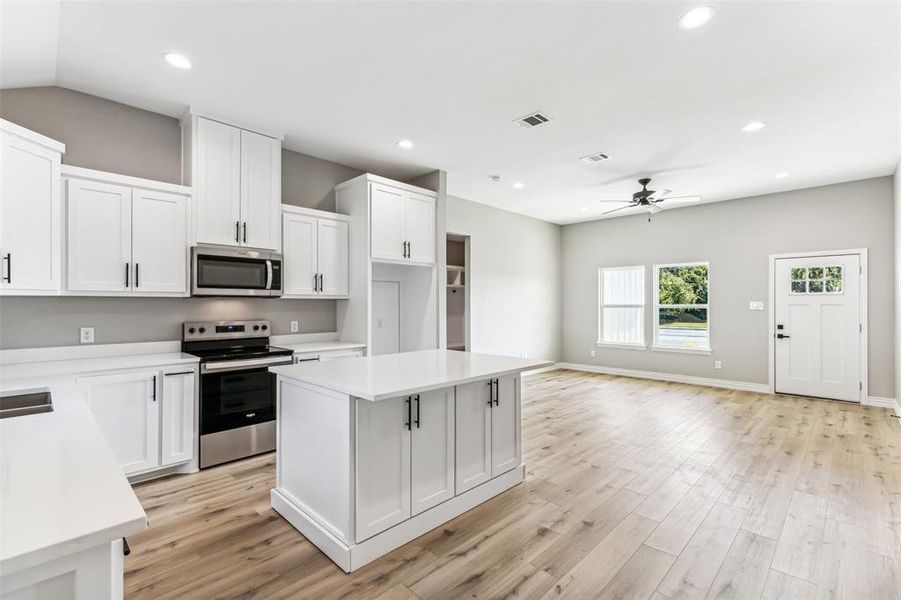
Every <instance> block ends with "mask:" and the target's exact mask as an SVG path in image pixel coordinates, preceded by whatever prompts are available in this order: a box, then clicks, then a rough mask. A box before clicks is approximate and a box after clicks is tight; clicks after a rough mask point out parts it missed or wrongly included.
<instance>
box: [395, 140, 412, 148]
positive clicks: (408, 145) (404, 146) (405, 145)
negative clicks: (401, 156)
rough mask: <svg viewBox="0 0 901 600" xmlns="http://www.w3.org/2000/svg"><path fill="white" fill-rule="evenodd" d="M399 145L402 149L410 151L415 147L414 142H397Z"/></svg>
mask: <svg viewBox="0 0 901 600" xmlns="http://www.w3.org/2000/svg"><path fill="white" fill-rule="evenodd" d="M397 145H398V146H400V147H401V148H403V149H404V150H409V149H410V148H412V147H413V142H411V141H410V140H401V141H399V142H397Z"/></svg>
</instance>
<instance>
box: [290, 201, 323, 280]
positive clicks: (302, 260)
mask: <svg viewBox="0 0 901 600" xmlns="http://www.w3.org/2000/svg"><path fill="white" fill-rule="evenodd" d="M316 222H317V219H316V217H309V216H306V215H297V214H292V213H288V212H286V213H284V215H283V217H282V234H283V235H282V245H283V246H284V250H283V252H282V256H283V259H284V260H283V262H282V269H283V272H284V294H285V296H312V295H314V294H315V293H316V291H315V288H314V285H315V283H314V281H313V278H314V277H315V276H316V274H317V270H316V262H317V247H318V244H317V239H316V238H317V234H318V231H317V227H316Z"/></svg>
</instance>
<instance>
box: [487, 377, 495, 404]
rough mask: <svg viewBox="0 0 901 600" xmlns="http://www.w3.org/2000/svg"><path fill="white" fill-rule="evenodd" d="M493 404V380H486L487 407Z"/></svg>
mask: <svg viewBox="0 0 901 600" xmlns="http://www.w3.org/2000/svg"><path fill="white" fill-rule="evenodd" d="M492 404H494V380H493V379H489V380H488V406H491V405H492Z"/></svg>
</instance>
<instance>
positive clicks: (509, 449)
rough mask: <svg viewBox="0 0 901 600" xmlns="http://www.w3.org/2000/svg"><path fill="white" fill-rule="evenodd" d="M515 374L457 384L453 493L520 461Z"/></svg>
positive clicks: (499, 473) (517, 387)
mask: <svg viewBox="0 0 901 600" xmlns="http://www.w3.org/2000/svg"><path fill="white" fill-rule="evenodd" d="M519 400H520V399H519V377H518V376H517V375H508V376H505V377H498V378H496V379H489V380H486V381H476V382H474V383H469V384H466V385H461V386H457V410H456V413H457V414H456V416H457V422H456V458H457V460H456V493H457V494H461V493H463V492H465V491H467V490H470V489H472V488H474V487H476V486H477V485H480V484H482V483H485V482H486V481H488V480H489V479H491V478H493V477H497V476H498V475H501V474H503V473H505V472H507V471H509V470H510V469H513V468H514V467H517V466H519V465H520V464H521V463H522V442H521V437H520V405H519Z"/></svg>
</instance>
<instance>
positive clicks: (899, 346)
mask: <svg viewBox="0 0 901 600" xmlns="http://www.w3.org/2000/svg"><path fill="white" fill-rule="evenodd" d="M892 180H893V182H894V187H895V197H894V207H895V219H894V227H895V382H896V383H895V386H896V388H897V387H898V385H901V383H899V382H901V234H899V232H901V161H898V166H897V167H896V168H895V176H894V177H893V178H892ZM899 396H901V393H899V390H898V389H895V399H896V400H897V401H899V402H901V398H899ZM898 407H899V410H901V404H899V405H898Z"/></svg>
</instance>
